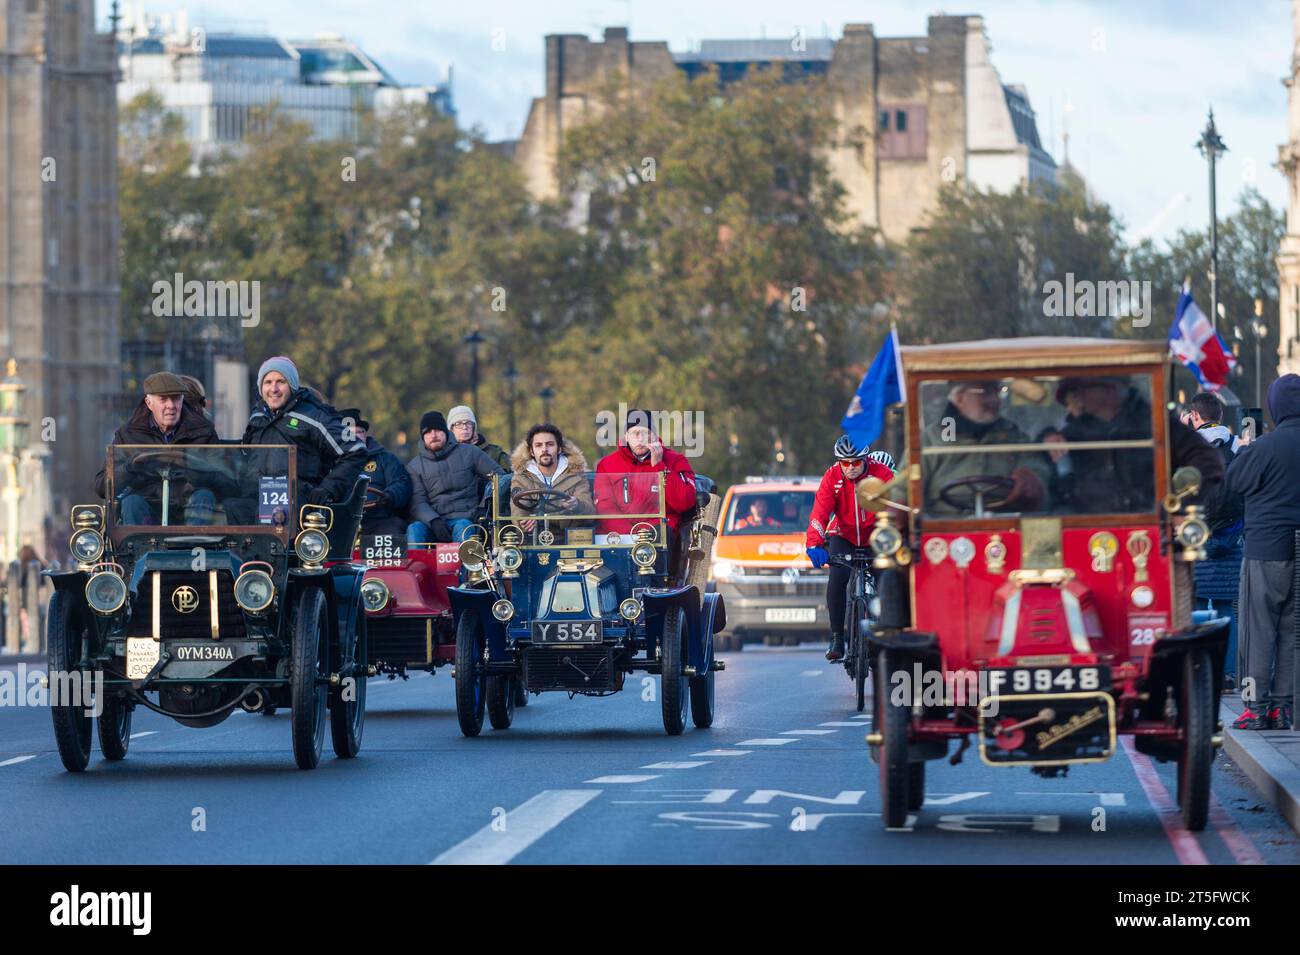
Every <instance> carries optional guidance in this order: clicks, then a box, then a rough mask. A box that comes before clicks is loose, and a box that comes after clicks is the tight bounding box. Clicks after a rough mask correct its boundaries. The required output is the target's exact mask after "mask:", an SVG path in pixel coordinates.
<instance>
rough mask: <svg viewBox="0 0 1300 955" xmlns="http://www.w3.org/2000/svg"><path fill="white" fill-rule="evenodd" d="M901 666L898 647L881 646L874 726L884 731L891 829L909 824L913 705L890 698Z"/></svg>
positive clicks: (884, 804)
mask: <svg viewBox="0 0 1300 955" xmlns="http://www.w3.org/2000/svg"><path fill="white" fill-rule="evenodd" d="M898 668H899V660H898V651H896V650H881V651H880V654H879V656H878V657H877V658H876V685H875V688H874V689H875V706H874V707H873V714H874V719H873V720H872V723H873V726H874V729H875V731H876V732H877V733H879V734H880V747H879V752H878V754H877V762H878V764H879V769H880V814H881V816H882V817H883V819H884V822H885V825H886V826H888V827H889V828H890V829H899V828H902V827H903V826H905V825H907V813H908V809H909V808H910V806H909V796H908V791H909V789H910V788H911V787H910V783H911V781H912V771H911V767H910V764H909V763H908V759H907V730H908V724H909V723H910V722H911V708H910V707H908V706H894V705H893V704H892V703H891V702H890V700H889V688H890V685H891V684H890V677H891V676H892V675H893V673H894V671H895V670H897V669H898Z"/></svg>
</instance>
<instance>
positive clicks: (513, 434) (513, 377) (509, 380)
mask: <svg viewBox="0 0 1300 955" xmlns="http://www.w3.org/2000/svg"><path fill="white" fill-rule="evenodd" d="M503 377H504V378H505V380H506V384H507V385H509V386H510V405H509V407H510V440H511V441H514V440H516V439H517V438H518V436H519V432H518V431H516V430H515V426H516V422H515V388H516V386H517V385H518V384H519V369H518V368H516V367H515V360H514V359H513V358H512V359H510V365H509V366H508V367H507V368H506V371H505V375H504V376H503Z"/></svg>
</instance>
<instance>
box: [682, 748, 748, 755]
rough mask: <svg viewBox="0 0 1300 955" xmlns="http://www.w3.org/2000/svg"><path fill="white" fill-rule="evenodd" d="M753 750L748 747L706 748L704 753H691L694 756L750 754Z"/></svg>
mask: <svg viewBox="0 0 1300 955" xmlns="http://www.w3.org/2000/svg"><path fill="white" fill-rule="evenodd" d="M750 752H752V751H751V750H748V749H706V750H705V751H704V752H702V753H691V755H692V756H748V755H749V754H750Z"/></svg>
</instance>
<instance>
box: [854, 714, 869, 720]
mask: <svg viewBox="0 0 1300 955" xmlns="http://www.w3.org/2000/svg"><path fill="white" fill-rule="evenodd" d="M853 719H855V720H869V719H871V714H870V713H859V714H858V715H857V716H855V717H853Z"/></svg>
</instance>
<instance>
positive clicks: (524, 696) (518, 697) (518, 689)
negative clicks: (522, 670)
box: [513, 677, 528, 709]
mask: <svg viewBox="0 0 1300 955" xmlns="http://www.w3.org/2000/svg"><path fill="white" fill-rule="evenodd" d="M513 682H514V685H515V708H516V709H518V708H519V707H521V706H527V705H528V689H527V688H526V687H525V686H524V681H523V680H521V679H520V678H519V677H515V679H514V681H513Z"/></svg>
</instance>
